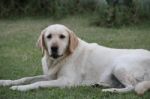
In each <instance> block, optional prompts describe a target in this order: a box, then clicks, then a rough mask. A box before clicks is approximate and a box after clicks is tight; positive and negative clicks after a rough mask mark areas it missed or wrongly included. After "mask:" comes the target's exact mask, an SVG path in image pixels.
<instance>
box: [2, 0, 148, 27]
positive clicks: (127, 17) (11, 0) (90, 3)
mask: <svg viewBox="0 0 150 99" xmlns="http://www.w3.org/2000/svg"><path fill="white" fill-rule="evenodd" d="M149 12H150V0H23V1H22V0H1V2H0V18H8V17H20V16H49V17H54V19H58V18H64V17H65V16H67V15H75V14H83V13H87V14H89V15H92V16H93V17H94V18H93V22H92V24H95V25H98V26H99V25H100V26H120V25H128V24H135V23H138V22H140V21H143V20H148V19H150V13H149Z"/></svg>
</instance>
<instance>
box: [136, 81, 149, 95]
mask: <svg viewBox="0 0 150 99" xmlns="http://www.w3.org/2000/svg"><path fill="white" fill-rule="evenodd" d="M149 89H150V81H142V82H140V83H138V84H137V85H136V86H135V92H136V93H137V94H138V95H143V94H144V92H146V91H148V90H149Z"/></svg>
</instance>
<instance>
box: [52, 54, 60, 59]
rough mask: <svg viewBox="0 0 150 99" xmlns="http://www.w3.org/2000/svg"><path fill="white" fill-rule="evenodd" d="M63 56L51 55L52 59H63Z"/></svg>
mask: <svg viewBox="0 0 150 99" xmlns="http://www.w3.org/2000/svg"><path fill="white" fill-rule="evenodd" d="M62 56H63V55H58V54H51V55H50V57H52V58H53V59H57V58H59V57H62Z"/></svg>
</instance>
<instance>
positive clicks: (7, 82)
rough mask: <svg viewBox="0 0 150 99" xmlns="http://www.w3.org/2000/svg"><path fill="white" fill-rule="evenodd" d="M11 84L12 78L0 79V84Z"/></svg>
mask: <svg viewBox="0 0 150 99" xmlns="http://www.w3.org/2000/svg"><path fill="white" fill-rule="evenodd" d="M11 84H12V80H0V86H10V85H11Z"/></svg>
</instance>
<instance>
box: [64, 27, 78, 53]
mask: <svg viewBox="0 0 150 99" xmlns="http://www.w3.org/2000/svg"><path fill="white" fill-rule="evenodd" d="M67 31H68V32H69V46H68V48H69V53H70V54H71V53H73V52H74V50H75V49H76V47H77V46H78V43H79V40H78V37H77V36H76V35H75V34H74V33H73V32H72V31H71V30H69V29H67Z"/></svg>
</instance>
